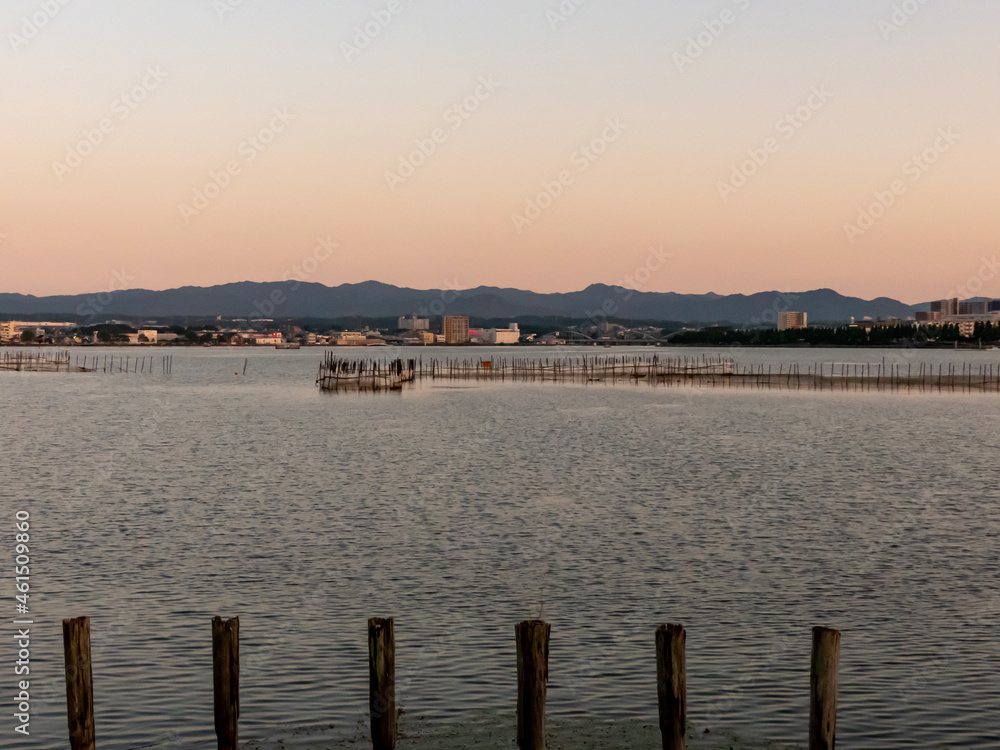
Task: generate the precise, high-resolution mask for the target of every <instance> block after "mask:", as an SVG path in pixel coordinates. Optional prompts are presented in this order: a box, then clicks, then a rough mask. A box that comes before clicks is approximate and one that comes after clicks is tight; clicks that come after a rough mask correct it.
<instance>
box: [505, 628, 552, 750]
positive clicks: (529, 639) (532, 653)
mask: <svg viewBox="0 0 1000 750" xmlns="http://www.w3.org/2000/svg"><path fill="white" fill-rule="evenodd" d="M551 629H552V626H551V625H549V623H547V622H544V621H542V620H526V621H525V622H521V623H518V624H517V625H516V626H515V627H514V635H515V638H516V640H517V746H518V748H520V750H545V692H546V688H547V684H548V680H549V634H550V632H551Z"/></svg>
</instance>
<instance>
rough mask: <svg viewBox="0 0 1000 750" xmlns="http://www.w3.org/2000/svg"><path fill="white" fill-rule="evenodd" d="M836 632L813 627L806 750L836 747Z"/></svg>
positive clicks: (837, 639) (837, 665)
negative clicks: (807, 746)
mask: <svg viewBox="0 0 1000 750" xmlns="http://www.w3.org/2000/svg"><path fill="white" fill-rule="evenodd" d="M839 670H840V631H839V630H833V629H832V628H819V627H817V628H813V643H812V665H811V667H810V670H809V750H834V747H836V744H837V675H838V672H839Z"/></svg>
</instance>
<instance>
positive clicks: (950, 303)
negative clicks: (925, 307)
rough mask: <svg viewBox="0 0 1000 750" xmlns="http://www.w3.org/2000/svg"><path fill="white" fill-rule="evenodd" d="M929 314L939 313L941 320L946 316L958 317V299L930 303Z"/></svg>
mask: <svg viewBox="0 0 1000 750" xmlns="http://www.w3.org/2000/svg"><path fill="white" fill-rule="evenodd" d="M931 312H936V313H940V314H941V317H942V318H943V317H945V316H946V315H958V297H953V298H952V299H939V300H937V301H936V302H931Z"/></svg>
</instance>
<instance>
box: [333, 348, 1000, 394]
mask: <svg viewBox="0 0 1000 750" xmlns="http://www.w3.org/2000/svg"><path fill="white" fill-rule="evenodd" d="M423 379H429V380H437V379H446V380H447V379H453V380H490V381H505V380H511V381H522V382H530V381H552V382H569V383H573V382H575V383H581V382H582V383H589V382H608V383H613V382H616V381H626V382H627V381H631V382H639V381H644V382H648V383H651V384H666V385H671V384H678V383H690V384H704V385H711V386H722V387H733V386H737V385H739V386H747V385H753V386H779V387H784V388H811V389H828V388H833V389H836V388H838V387H839V388H843V389H844V390H850V389H865V390H867V389H871V388H875V389H879V390H882V389H886V390H913V389H917V390H923V389H950V390H963V391H996V392H998V393H1000V365H992V364H979V365H973V364H971V363H961V364H959V363H950V364H947V365H945V364H939V365H937V368H935V367H934V365H931V364H926V363H916V364H914V363H907V364H906V365H905V366H904V365H901V364H895V363H886V362H885V361H884V359H883V361H882V362H881V363H876V364H871V363H864V364H862V363H847V362H844V363H837V362H830V363H817V364H813V365H805V366H804V367H803V366H802V365H801V364H799V363H792V364H778V365H774V364H770V365H766V366H765V365H763V364H760V365H742V366H741V365H739V364H737V363H736V361H735V360H733V359H732V358H729V357H722V356H716V357H709V356H702V357H673V358H660V357H657V356H653V357H565V358H555V359H548V358H545V359H542V358H536V359H519V358H510V359H507V358H502V357H501V358H495V357H494V358H490V359H471V358H464V359H451V358H448V359H430V360H427V361H426V362H425V361H424V360H423V358H418V359H409V360H405V361H404V360H401V359H395V360H392V359H370V358H369V359H357V358H349V357H339V356H336V355H334V354H333V353H332V352H328V353H327V355H326V357H325V358H324V360H323V363H322V364H321V365H320V368H319V373H318V375H317V378H316V382H317V383H318V384H319V385H320V387H321V388H323V389H327V390H337V389H347V388H361V389H374V390H378V389H379V388H390V389H398V388H401V387H402V385H403V384H404V383H409V382H413V381H416V380H423Z"/></svg>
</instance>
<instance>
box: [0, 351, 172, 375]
mask: <svg viewBox="0 0 1000 750" xmlns="http://www.w3.org/2000/svg"><path fill="white" fill-rule="evenodd" d="M155 364H156V357H154V356H152V355H150V356H148V357H147V356H142V357H139V356H134V357H133V356H132V355H131V354H129V355H124V356H121V355H120V356H115V355H114V354H110V355H109V354H104V355H93V356H91V355H86V354H85V355H83V356H82V357H81V356H80V355H79V354H78V355H76V357H75V358H71V356H70V353H69V352H68V351H67V352H57V353H55V354H48V353H42V354H25V353H23V352H14V353H13V354H12V353H11V352H4V353H3V357H2V358H0V372H4V371H7V372H99V373H115V372H121V373H143V374H144V373H150V374H152V372H153V369H154V365H155ZM173 367H174V357H173V355H172V354H168V355H165V356H163V357H161V358H160V363H159V369H160V372H162V373H163V374H164V375H169V374H170V373H171V372H172V371H173Z"/></svg>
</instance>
